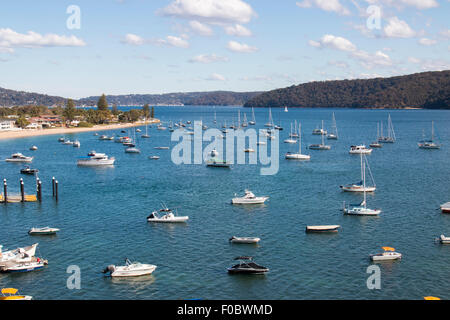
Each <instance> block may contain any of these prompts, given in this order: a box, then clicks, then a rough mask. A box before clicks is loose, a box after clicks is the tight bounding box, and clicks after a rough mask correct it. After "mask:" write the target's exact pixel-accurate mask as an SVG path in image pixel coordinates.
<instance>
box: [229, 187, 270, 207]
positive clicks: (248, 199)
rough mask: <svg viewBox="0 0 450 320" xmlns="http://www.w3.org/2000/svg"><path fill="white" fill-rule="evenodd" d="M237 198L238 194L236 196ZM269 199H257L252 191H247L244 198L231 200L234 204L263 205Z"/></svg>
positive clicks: (264, 197)
mask: <svg viewBox="0 0 450 320" xmlns="http://www.w3.org/2000/svg"><path fill="white" fill-rule="evenodd" d="M235 196H236V194H235ZM267 199H269V197H266V196H263V197H257V196H255V195H254V194H253V192H251V191H250V190H245V195H244V196H243V197H236V198H233V199H231V203H232V204H263V203H264V202H265V201H266V200H267Z"/></svg>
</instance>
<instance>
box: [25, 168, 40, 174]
mask: <svg viewBox="0 0 450 320" xmlns="http://www.w3.org/2000/svg"><path fill="white" fill-rule="evenodd" d="M37 172H39V170H38V169H31V168H30V167H28V166H26V167H25V168H23V169H20V173H23V174H35V173H37Z"/></svg>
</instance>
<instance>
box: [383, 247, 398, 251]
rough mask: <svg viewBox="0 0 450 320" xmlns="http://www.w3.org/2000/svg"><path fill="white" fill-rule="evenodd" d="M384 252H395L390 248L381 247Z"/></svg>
mask: <svg viewBox="0 0 450 320" xmlns="http://www.w3.org/2000/svg"><path fill="white" fill-rule="evenodd" d="M381 248H382V249H383V250H384V251H395V249H394V248H391V247H381Z"/></svg>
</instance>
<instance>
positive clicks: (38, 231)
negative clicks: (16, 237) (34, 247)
mask: <svg viewBox="0 0 450 320" xmlns="http://www.w3.org/2000/svg"><path fill="white" fill-rule="evenodd" d="M58 231H59V229H58V228H50V227H43V228H31V229H30V231H28V234H29V235H54V234H56V233H57V232H58Z"/></svg>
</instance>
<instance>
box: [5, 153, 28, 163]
mask: <svg viewBox="0 0 450 320" xmlns="http://www.w3.org/2000/svg"><path fill="white" fill-rule="evenodd" d="M6 161H7V162H31V161H33V157H27V156H24V155H23V154H21V153H20V152H17V153H13V154H12V155H11V157H10V158H8V159H6Z"/></svg>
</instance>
